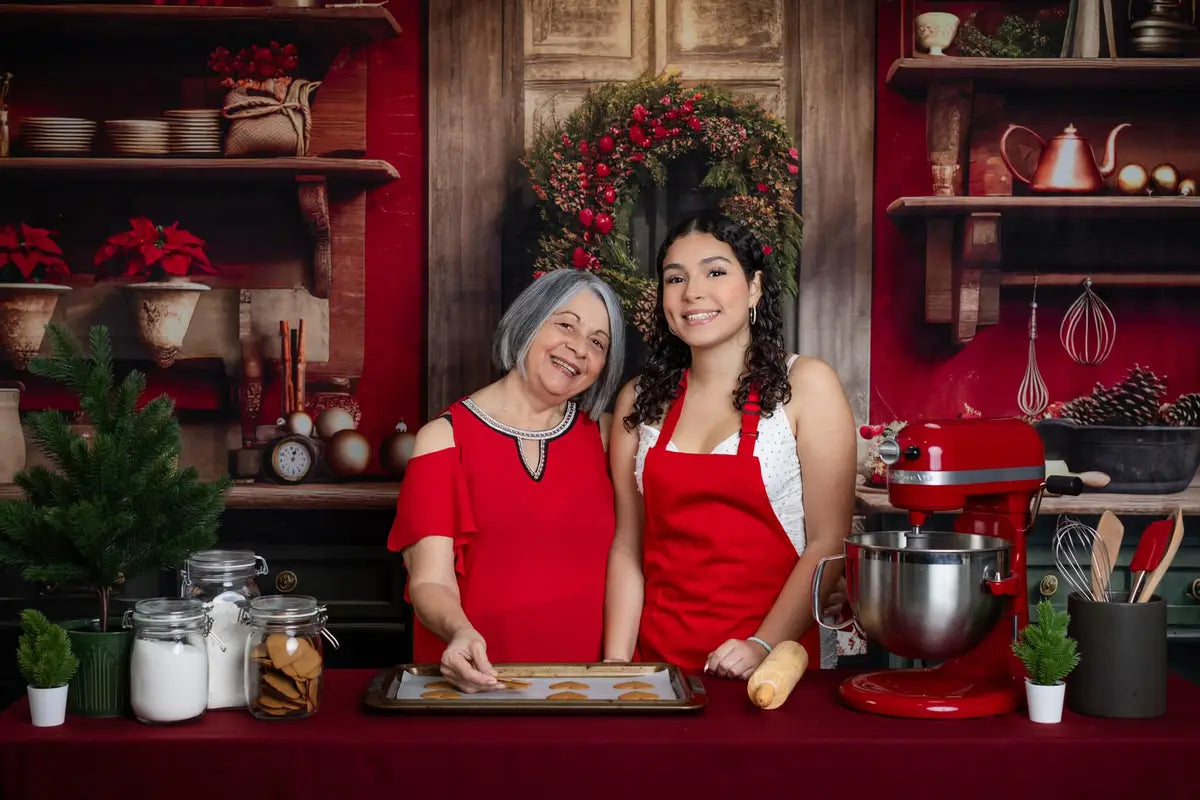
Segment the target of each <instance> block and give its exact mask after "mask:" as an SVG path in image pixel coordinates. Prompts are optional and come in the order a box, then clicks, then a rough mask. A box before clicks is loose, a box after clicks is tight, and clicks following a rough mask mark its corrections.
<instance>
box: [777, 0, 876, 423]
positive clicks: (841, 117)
mask: <svg viewBox="0 0 1200 800" xmlns="http://www.w3.org/2000/svg"><path fill="white" fill-rule="evenodd" d="M790 2H794V3H797V13H796V14H795V24H794V27H791V29H790V30H789V32H788V34H787V35H788V36H789V41H790V42H794V43H795V44H796V46H797V47H798V48H799V53H800V67H799V68H800V81H799V84H798V85H796V84H794V83H789V91H791V92H795V93H797V94H798V95H799V96H800V97H801V98H802V100H803V102H802V103H799V104H797V105H798V106H800V108H801V110H800V114H799V116H800V118H799V120H798V122H797V124H796V130H798V131H799V136H800V147H799V149H800V154H801V155H800V158H801V174H802V187H801V197H802V203H803V205H802V208H801V213H802V214H803V215H804V247H803V249H802V251H801V256H800V273H799V288H800V293H799V302H798V304H797V314H798V317H797V319H796V329H797V332H798V337H797V338H798V348H799V352H801V353H803V354H805V355H811V356H816V357H817V358H820V359H822V360H824V361H826V362H828V363H829V364H830V365H831V366H832V367H833V368H834V369H835V370H836V371H837V373H838V375H839V376H840V377H841V379H842V383H843V385H844V387H845V389H846V394H847V395H848V397H849V399H850V406H851V409H852V410H853V412H854V416H855V419H858V420H860V421H862V422H865V421H866V420H867V414H868V406H869V400H870V377H871V376H870V373H871V281H872V270H873V263H874V262H873V236H872V225H873V202H872V198H873V196H874V180H875V171H874V164H875V80H876V75H875V51H876V37H875V14H876V8H875V4H874V3H864V2H853V3H847V2H843V1H842V0H790ZM786 18H787V19H789V21H790V20H791V19H792V17H791V15H788V16H787V17H786ZM804 109H808V110H810V112H811V113H807V114H806V113H805V112H804ZM832 164H853V165H855V168H854V169H851V170H839V169H836V168H834V169H831V168H829V165H832ZM830 298H837V302H830Z"/></svg>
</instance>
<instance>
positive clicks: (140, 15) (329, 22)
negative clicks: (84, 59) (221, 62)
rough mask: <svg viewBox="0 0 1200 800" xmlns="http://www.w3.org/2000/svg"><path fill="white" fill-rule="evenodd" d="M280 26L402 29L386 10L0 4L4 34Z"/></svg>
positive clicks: (347, 32) (359, 35)
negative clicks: (49, 31)
mask: <svg viewBox="0 0 1200 800" xmlns="http://www.w3.org/2000/svg"><path fill="white" fill-rule="evenodd" d="M251 26H252V27H254V28H256V29H259V30H262V29H264V28H266V29H271V28H276V29H280V30H286V31H288V32H291V33H294V34H295V35H298V36H300V37H302V38H324V39H329V38H339V39H345V38H347V37H350V38H356V39H360V40H368V41H369V40H378V39H386V38H390V37H393V36H398V35H399V34H400V26H399V25H398V24H397V23H396V20H395V19H394V18H393V17H392V15H391V14H390V13H389V12H388V11H387V9H385V8H383V7H381V6H380V7H377V6H358V7H349V8H281V7H275V6H262V7H246V8H241V7H235V6H229V7H226V6H154V5H132V4H124V5H118V4H93V3H61V4H34V3H24V4H12V5H0V30H3V31H4V32H5V33H6V34H9V35H11V34H14V33H16V32H18V31H28V32H37V31H46V30H52V31H53V32H54V33H56V34H81V33H82V34H90V35H96V36H101V35H102V36H111V35H113V34H118V35H124V36H147V35H162V34H168V33H169V34H173V35H180V34H187V35H191V34H196V35H202V36H212V35H214V33H217V32H220V33H225V32H226V31H228V30H230V29H231V28H247V27H251Z"/></svg>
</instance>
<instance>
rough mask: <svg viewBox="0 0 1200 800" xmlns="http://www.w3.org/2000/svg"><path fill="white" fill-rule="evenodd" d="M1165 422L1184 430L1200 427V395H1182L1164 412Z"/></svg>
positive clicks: (1194, 393)
mask: <svg viewBox="0 0 1200 800" xmlns="http://www.w3.org/2000/svg"><path fill="white" fill-rule="evenodd" d="M1162 417H1163V422H1165V423H1167V424H1168V425H1178V426H1180V427H1184V428H1192V427H1200V393H1197V392H1193V393H1192V394H1181V395H1180V396H1179V398H1178V399H1177V400H1176V401H1175V402H1174V403H1169V404H1168V405H1167V406H1166V410H1165V411H1164V412H1163V415H1162Z"/></svg>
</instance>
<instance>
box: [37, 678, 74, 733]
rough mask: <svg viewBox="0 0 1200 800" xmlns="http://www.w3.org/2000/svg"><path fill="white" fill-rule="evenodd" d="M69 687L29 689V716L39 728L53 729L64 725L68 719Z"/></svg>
mask: <svg viewBox="0 0 1200 800" xmlns="http://www.w3.org/2000/svg"><path fill="white" fill-rule="evenodd" d="M69 688H70V687H69V686H55V687H54V688H53V689H37V688H34V687H33V686H29V687H27V689H28V691H29V716H30V717H31V718H32V719H33V724H34V725H36V726H37V727H39V728H52V727H54V726H55V725H62V724H63V721H64V720H65V719H66V718H67V689H69Z"/></svg>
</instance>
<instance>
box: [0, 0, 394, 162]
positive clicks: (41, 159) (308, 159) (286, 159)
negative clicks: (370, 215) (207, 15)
mask: <svg viewBox="0 0 1200 800" xmlns="http://www.w3.org/2000/svg"><path fill="white" fill-rule="evenodd" d="M152 7H153V8H160V7H161V8H176V6H152ZM2 8H4V6H0V9H2ZM178 8H188V6H178ZM200 8H207V7H206V6H201V7H200ZM231 10H232V9H231ZM0 22H2V20H0ZM302 175H319V176H322V177H324V178H325V179H326V180H328V181H341V182H345V183H351V182H353V183H360V184H381V183H387V182H388V181H392V180H396V179H397V178H399V177H400V173H399V172H397V171H396V168H395V167H393V166H392V165H391V164H389V163H388V162H386V161H380V160H378V159H357V158H315V157H303V158H301V157H281V158H220V157H218V158H103V157H97V158H89V157H85V158H73V157H61V158H46V157H36V158H22V157H13V158H5V159H0V180H3V179H4V178H8V177H16V176H21V177H24V176H36V177H38V178H45V177H51V178H75V179H91V178H95V179H97V180H110V179H112V178H121V179H124V180H136V181H180V180H185V181H199V182H205V183H230V182H238V181H252V182H256V183H257V182H261V181H264V180H268V181H269V180H276V181H281V182H285V183H286V182H292V181H295V180H296V178H297V177H299V176H302Z"/></svg>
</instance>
